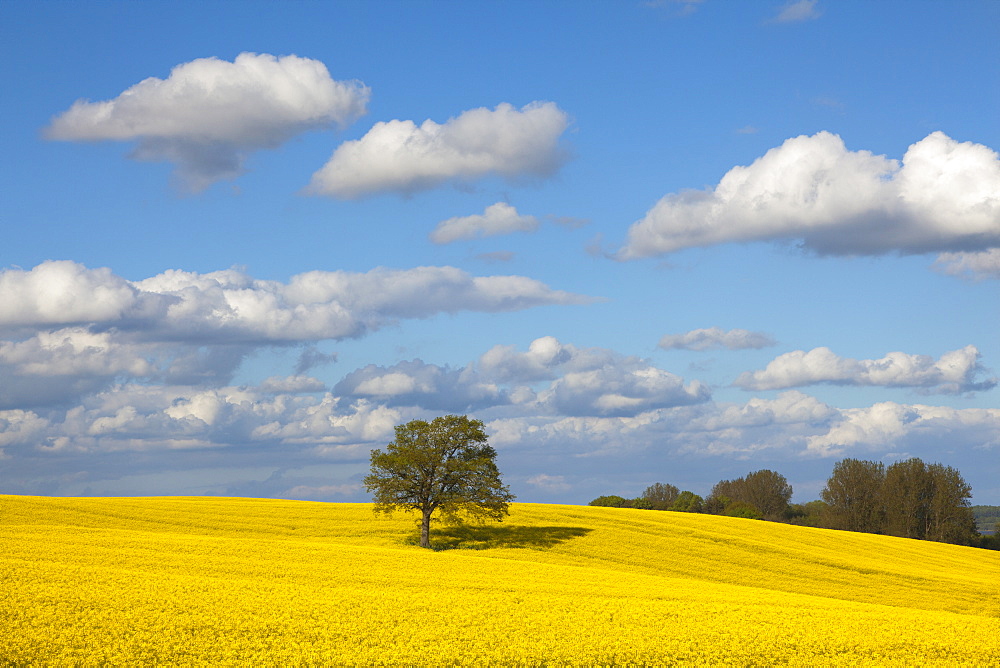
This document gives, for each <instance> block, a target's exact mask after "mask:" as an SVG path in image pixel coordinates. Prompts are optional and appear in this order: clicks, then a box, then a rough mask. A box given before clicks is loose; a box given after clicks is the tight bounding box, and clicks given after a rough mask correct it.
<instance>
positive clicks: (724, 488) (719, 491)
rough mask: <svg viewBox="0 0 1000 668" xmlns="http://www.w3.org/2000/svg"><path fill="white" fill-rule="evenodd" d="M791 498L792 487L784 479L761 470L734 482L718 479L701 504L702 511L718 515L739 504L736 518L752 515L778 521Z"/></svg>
mask: <svg viewBox="0 0 1000 668" xmlns="http://www.w3.org/2000/svg"><path fill="white" fill-rule="evenodd" d="M791 498H792V486H791V485H789V484H788V480H787V479H786V478H785V476H783V475H781V474H780V473H776V472H774V471H771V470H768V469H763V470H760V471H754V472H753V473H748V474H747V475H746V476H744V477H742V478H737V479H736V480H720V481H719V482H718V483H716V484H715V486H714V487H713V488H712V492H711V494H709V496H708V500H707V501H706V502H705V508H706V512H710V513H713V514H719V515H727V514H729V511H728V508H729V507H730V506H732V505H733V504H734V503H739V504H741V506H740V509H739V510H738V511H737V510H735V509H734V510H733V512H741V513H743V514H742V515H739V517H745V516H747V515H748V514H753V513H751V511H750V510H749V508H753V509H754V511H755V512H756V514H757V515H759V516H760V517H762V518H763V519H768V520H772V521H777V520H782V519H784V517H785V513H786V512H787V510H788V502H789V500H791Z"/></svg>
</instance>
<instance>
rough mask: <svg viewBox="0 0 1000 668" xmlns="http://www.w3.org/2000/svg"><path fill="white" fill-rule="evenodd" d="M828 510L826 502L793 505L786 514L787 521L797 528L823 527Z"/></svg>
mask: <svg viewBox="0 0 1000 668" xmlns="http://www.w3.org/2000/svg"><path fill="white" fill-rule="evenodd" d="M828 509H829V504H827V503H826V501H809V502H807V503H793V504H792V505H790V506H789V507H788V512H786V513H785V521H786V522H788V523H789V524H795V525H797V526H803V527H820V526H823V516H824V514H825V513H827V512H828Z"/></svg>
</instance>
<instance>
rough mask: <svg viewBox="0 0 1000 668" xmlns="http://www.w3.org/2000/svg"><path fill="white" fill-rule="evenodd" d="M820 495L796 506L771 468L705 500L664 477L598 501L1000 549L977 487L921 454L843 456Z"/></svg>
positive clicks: (723, 486)
mask: <svg viewBox="0 0 1000 668" xmlns="http://www.w3.org/2000/svg"><path fill="white" fill-rule="evenodd" d="M820 497H821V499H820V500H817V501H810V502H808V503H802V504H793V503H791V498H792V486H791V485H790V484H789V483H788V480H787V479H786V478H785V477H784V476H783V475H781V474H780V473H776V472H775V471H771V470H768V469H763V470H760V471H754V472H752V473H749V474H747V475H746V476H744V477H742V478H736V479H735V480H721V481H719V482H718V483H716V484H715V486H714V487H712V491H711V493H709V495H708V497H707V498H704V499H703V498H702V497H700V496H699V495H697V494H695V493H693V492H690V491H680V490H679V489H678V488H677V487H676V486H674V485H670V484H666V483H659V482H658V483H656V484H654V485H651V486H649V487H647V488H646V490H645V491H644V492H643V493H642V495H641V496H639V497H637V498H634V499H627V498H625V497H622V496H616V495H611V496H599V497H597V498H596V499H594V500H593V501H591V502H590V505H592V506H610V507H614V508H640V509H647V510H670V511H680V512H695V513H710V514H713V515H726V516H729V517H744V518H748V519H760V520H768V521H771V522H787V523H789V524H798V525H803V526H813V527H822V528H827V529H841V530H845V531H860V532H865V533H876V534H885V535H889V536H900V537H903V538H917V539H921V540H932V541H938V542H943V543H955V544H958V545H972V546H975V547H984V548H988V549H1000V533H998V534H994V535H980V533H979V531H978V530H977V528H976V519H975V516H974V515H973V511H972V507H971V506H970V503H969V499H970V498H971V497H972V487H971V486H970V485H969V484H968V483H967V482H966V481H965V480H964V479H963V478H962V476H961V474H960V473H959V472H958V471H957V470H955V469H954V468H952V467H950V466H945V465H943V464H925V463H924V462H923V461H921V460H920V459H916V458H914V459H907V460H905V461H900V462H896V463H894V464H891V465H889V466H888V467H887V466H885V465H884V464H882V463H881V462H870V461H862V460H859V459H843V460H841V461H839V462H837V463H836V464H835V465H834V467H833V473H832V475H831V476H830V478H829V480H827V482H826V485H825V486H824V488H823V491H822V492H821V493H820ZM998 528H1000V525H998Z"/></svg>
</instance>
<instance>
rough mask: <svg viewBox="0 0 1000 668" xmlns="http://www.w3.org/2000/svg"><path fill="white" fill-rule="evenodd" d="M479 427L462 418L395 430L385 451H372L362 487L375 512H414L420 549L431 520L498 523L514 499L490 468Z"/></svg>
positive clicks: (490, 452)
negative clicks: (464, 519)
mask: <svg viewBox="0 0 1000 668" xmlns="http://www.w3.org/2000/svg"><path fill="white" fill-rule="evenodd" d="M496 456H497V451H496V450H494V449H493V447H492V446H490V445H489V443H488V442H487V437H486V432H485V431H484V430H483V423H482V422H480V421H479V420H472V419H470V418H468V417H467V416H465V415H446V416H443V417H438V418H435V419H434V420H432V421H431V422H426V421H424V420H412V421H410V422H407V423H406V424H402V425H397V426H396V438H395V440H393V441H392V442H391V443H389V445H388V446H386V449H385V451H384V452H383V451H382V450H372V453H371V473H370V474H369V475H368V476H366V477H365V479H364V485H365V488H366V489H367V490H368V492H370V493H371V494H372V501H373V502H374V504H375V507H374V509H375V512H376V513H392V512H393V511H395V510H402V511H405V512H412V511H416V512H418V513H420V546H421V547H430V524H431V517H432V515H433V514H434V513H435V512H436V513H438V515H440V516H442V517H443V518H444V519H445V520H447V521H461V519H463V518H465V517H468V518H472V519H477V520H485V519H492V520H497V521H502V520H503V518H504V516H505V515H507V514H508V504H509V503H510V502H511V501H513V500H514V495H513V494H511V492H510V489H509V488H508V487H507V486H506V485H504V484H503V481H502V480H501V476H500V471H499V469H497V466H496V461H495V460H496Z"/></svg>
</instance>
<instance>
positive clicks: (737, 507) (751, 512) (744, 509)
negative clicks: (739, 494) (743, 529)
mask: <svg viewBox="0 0 1000 668" xmlns="http://www.w3.org/2000/svg"><path fill="white" fill-rule="evenodd" d="M722 514H723V515H725V516H726V517H743V518H746V519H748V520H762V519H764V513H762V512H760V510H759V509H758V508H757V507H756V506H751V505H750V504H749V503H744V502H743V501H733V502H732V503H730V504H729V505H727V506H726V508H725V509H724V510H723V511H722Z"/></svg>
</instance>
